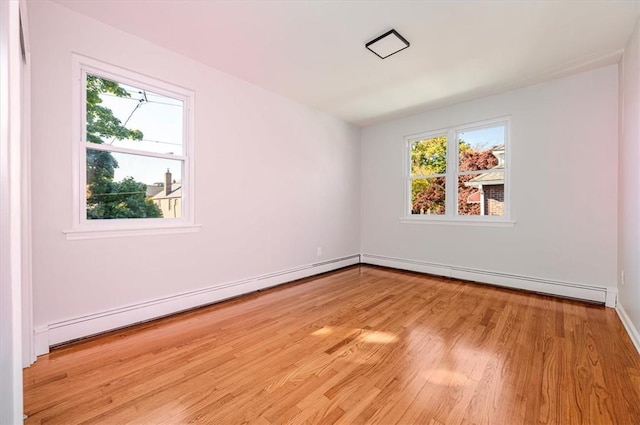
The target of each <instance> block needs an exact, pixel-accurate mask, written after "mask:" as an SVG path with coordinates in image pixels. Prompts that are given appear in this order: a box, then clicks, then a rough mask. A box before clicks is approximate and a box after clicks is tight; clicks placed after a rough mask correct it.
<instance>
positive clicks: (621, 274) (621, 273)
mask: <svg viewBox="0 0 640 425" xmlns="http://www.w3.org/2000/svg"><path fill="white" fill-rule="evenodd" d="M620 283H621V284H623V285H624V270H622V271H621V272H620Z"/></svg>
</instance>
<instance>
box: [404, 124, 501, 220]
mask: <svg viewBox="0 0 640 425" xmlns="http://www.w3.org/2000/svg"><path fill="white" fill-rule="evenodd" d="M508 135H509V119H508V118H501V119H496V120H491V121H484V122H480V123H474V124H470V125H464V126H458V127H452V128H447V129H443V130H440V131H435V132H429V133H422V134H418V135H415V136H410V137H407V138H406V142H407V179H406V180H407V181H406V193H407V197H406V198H407V204H406V205H407V207H406V214H405V216H406V217H407V218H420V219H424V220H434V219H435V220H438V219H440V220H457V221H505V220H508V218H509V204H508V201H509V199H508V190H507V189H508V181H507V176H508V168H507V167H508V161H507V156H506V153H507V145H508Z"/></svg>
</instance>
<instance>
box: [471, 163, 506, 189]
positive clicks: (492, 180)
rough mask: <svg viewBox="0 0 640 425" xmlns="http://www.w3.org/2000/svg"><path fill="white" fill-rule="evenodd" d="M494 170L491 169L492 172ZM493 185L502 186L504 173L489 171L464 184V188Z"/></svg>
mask: <svg viewBox="0 0 640 425" xmlns="http://www.w3.org/2000/svg"><path fill="white" fill-rule="evenodd" d="M501 168H502V167H501ZM496 169H497V168H492V170H496ZM493 184H504V171H490V172H488V173H483V174H479V175H478V176H477V177H474V178H473V179H471V180H469V181H468V182H466V183H465V186H480V185H483V186H488V185H493Z"/></svg>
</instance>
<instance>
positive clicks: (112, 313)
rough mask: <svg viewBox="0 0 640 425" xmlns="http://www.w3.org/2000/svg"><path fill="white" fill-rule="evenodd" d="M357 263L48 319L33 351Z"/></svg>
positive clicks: (347, 260) (345, 261)
mask: <svg viewBox="0 0 640 425" xmlns="http://www.w3.org/2000/svg"><path fill="white" fill-rule="evenodd" d="M359 263H360V255H359V254H355V255H351V256H347V257H342V258H337V259H333V260H328V261H324V262H321V263H316V264H310V265H305V266H300V267H296V268H291V269H287V270H282V271H278V272H274V273H269V274H265V275H261V276H257V277H252V278H248V279H243V280H239V281H234V282H227V283H223V284H217V285H213V286H210V287H207V288H203V289H199V290H195V291H189V292H185V293H182V294H176V295H173V296H170V297H165V298H160V299H156V300H151V301H147V302H143V303H138V304H133V305H129V306H125V307H120V308H114V309H111V310H106V311H101V312H98V313H94V314H90V315H86V316H82V317H75V318H71V319H68V320H63V321H59V322H55V323H49V324H48V325H46V326H44V327H39V328H37V329H36V330H35V332H34V339H35V349H36V355H42V354H46V353H48V352H49V347H51V346H55V345H58V344H62V343H65V342H69V341H73V340H75V339H79V338H84V337H88V336H91V335H95V334H99V333H103V332H107V331H110V330H113V329H118V328H122V327H125V326H130V325H133V324H136V323H141V322H145V321H148V320H152V319H156V318H159V317H163V316H168V315H171V314H175V313H179V312H181V311H185V310H189V309H192V308H195V307H200V306H204V305H208V304H213V303H215V302H219V301H224V300H226V299H229V298H233V297H237V296H239V295H243V294H248V293H251V292H255V291H258V290H261V289H265V288H269V287H272V286H277V285H281V284H283V283H287V282H291V281H294V280H298V279H302V278H305V277H309V276H314V275H317V274H320V273H325V272H329V271H332V270H336V269H340V268H343V267H347V266H351V265H354V264H359Z"/></svg>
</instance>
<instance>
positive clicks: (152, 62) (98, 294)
mask: <svg viewBox="0 0 640 425" xmlns="http://www.w3.org/2000/svg"><path fill="white" fill-rule="evenodd" d="M29 6H30V10H29V12H30V16H29V18H30V23H31V54H32V60H33V62H32V63H33V67H32V70H33V71H32V98H33V99H34V101H33V108H32V123H33V125H32V151H33V158H32V170H33V174H32V185H33V188H32V192H33V205H32V206H33V264H34V270H33V291H34V325H35V327H36V329H37V330H42V329H45V330H46V327H47V326H49V325H50V324H52V323H56V322H60V321H64V320H67V319H73V318H77V317H81V316H87V315H92V314H95V313H99V312H104V311H109V310H112V309H115V308H119V307H123V306H128V305H132V304H136V303H141V302H144V301H148V300H156V299H159V298H162V297H169V296H172V295H174V294H180V293H184V292H188V291H194V290H198V289H201V288H210V287H214V286H216V285H219V284H223V283H225V282H234V281H237V280H242V279H246V278H249V277H252V276H262V275H265V274H269V273H273V272H277V271H281V270H289V269H292V268H296V267H300V266H304V265H310V264H313V263H317V262H320V261H327V260H331V259H336V258H341V257H344V256H349V255H352V254H357V253H359V239H360V235H359V211H360V209H359V177H360V170H359V166H360V147H359V135H360V131H359V129H358V128H356V127H353V126H350V125H347V124H345V123H343V122H342V121H339V120H337V119H334V118H331V117H329V116H327V115H324V114H321V113H319V112H316V111H314V110H311V109H309V108H307V107H304V106H301V105H299V104H297V103H294V102H292V101H290V100H288V99H285V98H283V97H280V96H278V95H275V94H273V93H271V92H268V91H265V90H263V89H260V88H257V87H256V86H253V85H250V84H248V83H246V82H244V81H241V80H238V79H236V78H233V77H230V76H228V75H226V74H223V73H221V72H219V71H216V70H214V69H211V68H208V67H206V66H203V65H202V64H199V63H197V62H194V61H191V60H189V59H187V58H185V57H183V56H180V55H177V54H174V53H172V52H169V51H167V50H164V49H162V48H160V47H158V46H155V45H152V44H150V43H148V42H146V41H143V40H141V39H139V38H136V37H133V36H131V35H129V34H127V33H123V32H120V31H118V30H115V29H113V28H111V27H108V26H105V25H103V24H101V23H99V22H97V21H94V20H91V19H89V18H86V17H84V16H81V15H78V14H75V13H73V12H71V11H69V10H68V9H66V8H64V7H62V6H59V5H57V4H55V3H51V2H49V1H39V2H31V3H30V4H29ZM168 30H169V29H168ZM72 52H77V53H80V54H83V55H86V56H90V57H93V58H96V59H99V60H102V61H105V62H109V63H112V64H114V65H117V66H120V67H124V68H128V69H130V70H133V71H136V72H140V73H143V74H147V75H150V76H152V77H155V78H158V79H161V80H165V81H168V82H171V83H173V84H177V85H181V86H184V87H186V88H189V89H191V90H194V91H195V93H196V102H195V151H196V208H195V213H196V221H197V222H198V223H199V224H201V225H202V230H201V231H200V232H198V233H191V234H178V235H162V236H159V235H158V236H139V237H129V238H118V239H101V240H84V241H67V240H66V239H65V236H64V235H63V233H62V231H63V230H64V229H69V228H70V227H71V224H72V223H71V218H72V211H71V206H72V191H71V189H72V187H71V183H72V177H71V171H72V170H71V159H72V158H71V143H72V133H73V132H78V131H80V129H76V128H72V126H71V122H72V116H71V91H72V90H71V89H72V81H71V53H72ZM317 247H322V255H321V256H317V255H316V248H317ZM40 351H42V350H40Z"/></svg>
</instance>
